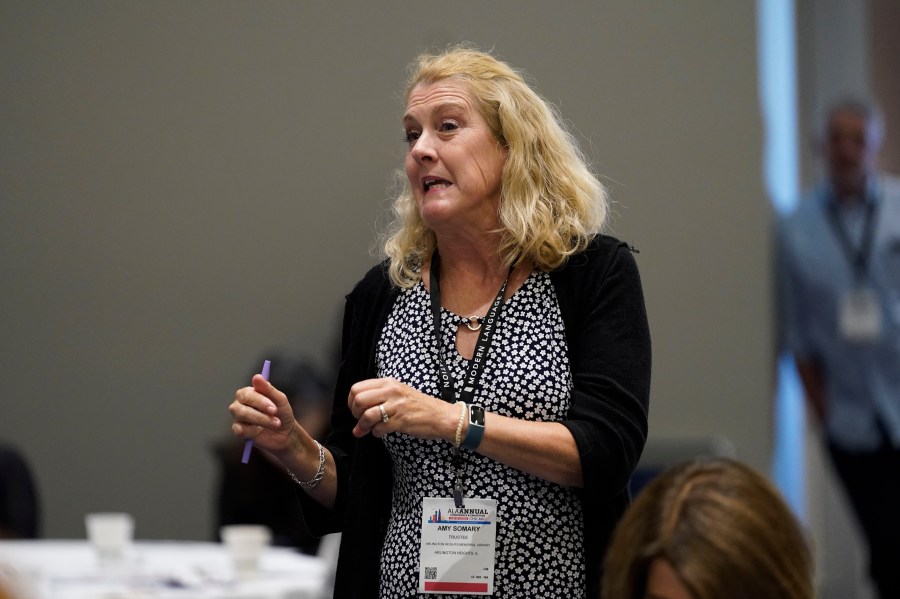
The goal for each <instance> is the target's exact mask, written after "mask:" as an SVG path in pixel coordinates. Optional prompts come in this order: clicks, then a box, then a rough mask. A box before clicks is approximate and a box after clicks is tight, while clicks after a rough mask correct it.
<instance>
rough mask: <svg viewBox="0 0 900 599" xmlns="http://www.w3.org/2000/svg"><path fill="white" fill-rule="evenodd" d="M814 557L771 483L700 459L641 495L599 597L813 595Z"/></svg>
mask: <svg viewBox="0 0 900 599" xmlns="http://www.w3.org/2000/svg"><path fill="white" fill-rule="evenodd" d="M812 571H813V564H812V556H811V553H810V550H809V547H808V545H807V542H806V538H805V536H804V533H803V531H802V529H801V527H800V525H799V524H798V522H797V520H796V519H795V517H794V515H793V513H792V512H791V510H790V508H789V507H788V505H787V504H786V503H785V501H784V500H783V499H782V497H781V495H780V494H779V492H778V491H777V490H776V489H775V487H774V486H773V485H772V484H771V483H770V482H769V481H768V480H767V479H766V478H765V477H764V476H762V475H761V474H760V473H758V472H756V471H755V470H753V469H752V468H750V467H749V466H746V465H744V464H742V463H740V462H737V461H735V460H729V459H703V460H697V461H693V462H688V463H685V464H681V465H678V466H675V467H672V468H670V469H668V470H666V471H665V472H664V473H663V474H661V475H660V476H659V477H657V478H655V479H654V480H653V481H652V482H651V483H650V484H649V485H647V487H646V488H645V489H644V490H643V491H641V492H640V494H638V496H637V498H636V499H635V501H634V503H633V504H632V506H631V507H630V508H629V509H628V511H627V512H626V513H625V515H624V516H623V518H622V520H621V521H620V522H619V524H618V526H617V527H616V530H615V533H614V535H613V540H612V543H611V544H610V546H609V549H608V550H607V553H606V558H605V561H604V578H603V594H602V597H603V599H714V598H716V599H719V598H722V597H730V598H734V599H740V598H747V599H760V598H765V599H811V598H812V597H814V590H813V576H812Z"/></svg>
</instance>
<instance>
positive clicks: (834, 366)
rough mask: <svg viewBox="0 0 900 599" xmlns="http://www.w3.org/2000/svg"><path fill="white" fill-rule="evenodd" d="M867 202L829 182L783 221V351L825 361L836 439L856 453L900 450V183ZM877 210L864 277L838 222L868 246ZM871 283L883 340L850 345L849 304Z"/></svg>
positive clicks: (882, 187)
mask: <svg viewBox="0 0 900 599" xmlns="http://www.w3.org/2000/svg"><path fill="white" fill-rule="evenodd" d="M861 200H862V201H857V202H855V203H854V204H852V205H842V204H839V203H838V202H837V201H836V199H835V194H834V191H833V190H832V189H831V187H830V186H828V185H820V186H819V187H817V188H816V189H814V190H813V191H812V192H811V193H810V194H809V195H807V196H806V197H805V198H804V199H803V200H802V201H801V202H800V204H799V205H798V207H797V209H796V210H795V211H794V212H793V213H792V214H791V215H789V216H787V217H785V218H784V219H783V220H782V222H781V223H780V227H779V232H778V233H779V234H778V253H777V266H778V289H779V319H780V336H781V343H782V347H783V348H784V349H786V350H788V351H790V352H792V353H793V354H794V355H795V356H796V357H797V358H799V359H812V360H815V361H816V362H817V363H818V365H819V367H820V369H821V371H822V373H823V375H824V379H825V381H824V382H825V385H826V410H827V422H826V428H827V433H828V436H829V438H830V439H831V440H833V441H834V442H835V443H837V444H838V445H839V446H841V447H843V448H845V449H848V450H851V451H868V450H873V449H875V448H876V447H878V445H879V444H880V443H881V442H883V441H885V440H887V441H890V442H891V444H892V445H893V446H894V447H900V179H898V178H896V177H892V176H888V175H882V176H879V177H877V178H876V179H874V180H872V181H870V182H869V185H868V186H867V192H866V197H865V198H862V199H861ZM869 203H872V207H873V211H872V214H873V216H872V218H873V219H874V222H873V226H874V228H873V230H872V244H871V250H870V252H869V255H868V260H867V268H866V269H865V272H864V273H856V274H855V273H854V270H855V269H854V266H853V262H852V257H851V256H850V255H848V249H847V246H845V245H844V244H843V243H842V241H841V238H840V234H839V233H838V230H837V228H836V225H837V226H840V227H842V228H843V229H844V230H845V231H846V232H847V238H848V240H849V241H850V245H851V246H852V247H853V248H859V247H860V246H861V244H862V242H863V241H864V237H865V228H866V227H865V222H866V218H867V217H866V214H867V212H868V210H869ZM830 214H833V215H834V217H832V216H830ZM859 274H862V276H858V275H859ZM861 286H863V287H867V288H868V289H870V290H872V291H874V292H875V293H876V294H877V297H878V300H879V305H880V308H881V322H882V326H881V334H880V336H879V337H878V338H877V339H875V340H872V341H868V342H859V341H848V340H847V339H845V338H844V337H843V336H842V334H841V333H840V327H839V317H840V309H841V302H842V299H843V298H845V297H846V296H847V295H848V294H849V293H851V292H853V291H855V290H859V289H860V287H861ZM885 435H886V436H887V439H885Z"/></svg>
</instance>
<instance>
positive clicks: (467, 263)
mask: <svg viewBox="0 0 900 599" xmlns="http://www.w3.org/2000/svg"><path fill="white" fill-rule="evenodd" d="M496 248H497V246H496V244H493V245H491V246H490V247H488V246H487V244H465V245H456V244H446V243H445V244H441V243H439V244H438V253H439V254H440V258H441V266H440V284H441V305H443V306H444V307H445V308H447V309H448V310H450V311H451V312H454V313H456V314H459V315H461V316H466V317H468V316H483V315H484V314H485V313H486V312H487V308H488V307H489V306H490V304H491V302H492V301H493V300H494V298H495V297H496V296H497V291H499V289H500V287H501V286H502V285H503V282H504V281H505V280H506V278H507V277H509V278H510V282H509V284H508V285H507V292H506V298H509V297H510V296H511V295H512V294H513V293H515V291H516V289H518V288H519V287H520V286H521V283H522V282H523V281H524V279H525V278H527V276H528V272H530V271H527V270H523V269H522V268H521V267H517V268H515V272H514V273H513V274H512V275H510V269H509V267H508V266H505V265H504V264H503V260H502V259H501V257H500V255H499V254H498V253H497V249H496ZM428 267H429V268H428V270H425V269H423V273H422V274H423V278H424V281H425V282H426V288H428V289H430V284H429V276H430V274H429V273H430V264H429V265H428ZM520 271H522V272H520ZM523 272H524V276H523Z"/></svg>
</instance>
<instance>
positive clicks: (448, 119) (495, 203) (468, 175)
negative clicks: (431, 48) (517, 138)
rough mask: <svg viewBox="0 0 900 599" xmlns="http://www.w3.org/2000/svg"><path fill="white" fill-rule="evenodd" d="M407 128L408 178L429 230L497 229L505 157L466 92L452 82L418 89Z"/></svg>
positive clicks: (411, 101) (408, 109) (408, 110)
mask: <svg viewBox="0 0 900 599" xmlns="http://www.w3.org/2000/svg"><path fill="white" fill-rule="evenodd" d="M403 127H404V130H405V131H406V140H407V143H408V146H409V147H408V149H407V152H406V176H407V177H409V183H410V185H411V186H412V190H413V195H414V197H415V199H416V203H417V204H418V206H419V213H420V214H421V215H422V220H423V221H424V222H425V224H426V225H428V227H430V228H431V229H432V230H434V231H435V232H440V231H441V229H442V228H446V227H448V226H450V225H453V226H455V227H457V228H458V225H460V224H462V225H469V226H472V227H474V228H475V230H479V229H483V228H494V227H496V226H497V220H498V217H497V210H498V207H499V204H500V180H501V175H502V172H503V164H504V162H505V161H506V151H505V150H504V149H503V148H502V147H500V145H499V144H498V143H497V140H496V139H494V136H493V135H492V134H491V131H490V128H489V127H488V124H487V122H486V121H485V120H484V117H482V116H481V113H480V112H479V111H478V109H477V108H476V106H475V103H474V102H473V100H472V97H471V94H470V93H469V92H468V90H467V89H466V87H465V86H464V85H462V84H461V83H459V82H457V81H454V80H452V79H444V80H441V81H437V82H435V83H431V84H420V85H417V86H416V87H414V88H413V90H412V92H411V93H410V94H409V102H408V103H407V106H406V114H405V115H404V116H403Z"/></svg>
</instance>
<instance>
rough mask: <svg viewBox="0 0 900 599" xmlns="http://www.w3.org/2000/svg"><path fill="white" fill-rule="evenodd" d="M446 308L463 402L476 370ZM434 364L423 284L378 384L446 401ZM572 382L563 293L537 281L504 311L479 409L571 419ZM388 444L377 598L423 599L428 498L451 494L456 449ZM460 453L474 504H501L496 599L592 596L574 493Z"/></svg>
mask: <svg viewBox="0 0 900 599" xmlns="http://www.w3.org/2000/svg"><path fill="white" fill-rule="evenodd" d="M441 312H442V313H441V335H442V339H441V344H442V348H443V355H444V360H445V361H446V364H447V368H448V370H449V372H450V375H451V377H453V381H454V385H455V388H456V390H457V394H458V392H459V389H460V387H461V385H460V381H461V380H462V379H463V376H464V374H465V370H466V367H467V366H468V361H467V360H465V359H464V358H463V357H462V356H461V355H460V354H459V352H458V351H457V350H456V331H457V327H458V326H460V325H459V323H460V321H461V320H462V319H461V317H460V316H459V315H455V314H452V313H451V312H449V311H447V310H445V309H442V310H441ZM436 360H437V350H436V348H435V343H434V324H433V321H432V313H431V305H430V299H429V297H428V294H427V292H426V291H425V288H424V286H423V285H422V284H421V283H419V284H418V285H416V286H415V287H413V288H411V289H408V290H406V291H404V292H403V293H401V295H400V297H399V298H398V300H397V303H396V304H395V305H394V307H393V309H392V311H391V314H390V316H389V317H388V321H387V323H386V325H385V327H384V330H383V331H382V334H381V338H380V339H379V343H378V349H377V363H378V376H379V377H393V378H395V379H397V380H399V381H401V382H403V383H406V384H408V385H410V386H412V387H414V388H416V389H418V390H420V391H422V392H424V393H427V394H428V395H431V396H434V397H440V391H439V387H438V364H437V361H436ZM571 386H572V382H571V372H570V370H569V360H568V355H567V348H566V337H565V329H564V326H563V320H562V316H561V314H560V311H559V305H558V304H557V300H556V293H555V291H554V290H553V285H552V283H551V281H550V277H549V275H547V274H546V273H532V274H531V275H530V276H529V277H528V279H527V280H526V281H525V283H524V284H523V285H522V287H521V288H520V289H519V290H518V291H517V292H516V293H515V294H514V295H513V296H512V297H511V298H510V299H509V300H508V301H507V302H506V304H505V305H504V306H503V313H502V315H501V317H500V322H499V324H498V327H497V329H496V334H495V336H494V339H493V342H492V345H491V348H490V352H489V355H488V360H487V363H486V365H485V367H484V372H483V374H482V378H481V390H480V391H479V392H478V393H477V394H476V396H475V401H476V403H480V404H481V405H482V406H484V408H485V410H487V411H489V412H494V413H496V414H501V415H504V416H511V417H513V418H521V419H523V420H535V421H559V420H563V419H564V418H565V417H566V414H567V412H568V408H569V401H570V391H571ZM384 442H385V444H386V446H387V448H388V451H389V452H390V454H391V459H392V462H393V472H394V489H393V502H392V506H393V507H392V510H391V518H390V524H389V526H388V532H387V538H386V540H385V545H384V547H383V549H382V554H381V594H380V596H381V597H382V598H384V599H394V598H396V599H399V598H401V597H402V598H404V599H406V598H408V597H415V596H418V595H417V588H418V581H419V574H418V572H419V543H420V540H421V521H422V498H423V497H451V496H452V476H451V468H450V456H451V453H450V451H451V445H450V444H449V443H447V442H445V441H439V440H422V439H415V438H412V437H409V436H407V435H403V434H397V433H394V434H390V435H388V436H386V437H384ZM464 454H465V457H466V462H465V464H466V471H467V477H466V481H465V487H466V496H467V497H481V498H490V499H496V500H497V522H498V525H497V546H496V555H495V567H494V597H503V598H523V599H525V598H527V599H533V598H535V597H566V598H573V597H574V598H578V597H584V593H585V568H584V549H583V516H582V506H581V501H580V499H579V498H578V497H577V496H576V494H575V492H574V491H573V490H572V489H569V488H565V487H562V486H560V485H556V484H553V483H550V482H547V481H545V480H542V479H539V478H537V477H534V476H531V475H528V474H525V473H523V472H521V471H520V470H516V469H514V468H510V467H508V466H505V465H503V464H500V463H498V462H495V461H494V460H491V459H488V458H486V457H484V456H482V455H480V454H478V453H472V452H465V451H464ZM421 596H422V597H425V596H426V595H421ZM442 596H443V597H445V598H451V597H456V596H457V595H442ZM463 596H464V595H459V597H463Z"/></svg>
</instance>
